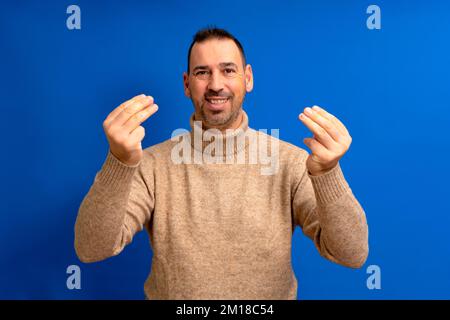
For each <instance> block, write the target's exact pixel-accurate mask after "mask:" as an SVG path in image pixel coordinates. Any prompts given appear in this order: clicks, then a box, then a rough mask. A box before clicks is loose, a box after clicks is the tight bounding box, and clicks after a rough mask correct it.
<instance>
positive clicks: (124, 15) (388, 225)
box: [0, 0, 450, 299]
mask: <svg viewBox="0 0 450 320" xmlns="http://www.w3.org/2000/svg"><path fill="white" fill-rule="evenodd" d="M372 4H374V5H377V6H378V8H379V9H380V20H379V21H380V22H381V24H380V26H379V27H380V28H379V29H376V28H375V29H371V28H369V27H368V19H369V18H370V16H371V13H368V12H367V9H368V7H369V6H370V5H372ZM0 5H1V8H0V75H1V77H0V81H1V83H0V106H1V119H2V120H1V126H0V128H1V138H2V144H1V148H0V150H1V157H0V162H1V167H2V170H1V180H2V184H1V193H0V194H1V202H0V206H1V215H0V219H1V220H0V236H1V239H0V250H1V251H0V252H1V263H0V298H2V299H142V298H143V283H144V281H145V279H146V277H147V276H148V272H149V270H150V267H151V258H152V252H151V250H150V247H149V240H148V236H147V234H146V233H145V232H141V233H138V234H137V235H136V236H135V238H134V241H133V242H132V243H131V244H130V245H129V246H128V247H126V248H125V250H124V251H123V252H122V253H121V254H120V255H119V256H116V257H113V258H110V259H107V260H105V261H102V262H98V263H93V264H84V263H82V262H80V261H79V260H78V258H77V256H76V254H75V251H74V246H73V239H74V223H75V219H76V216H77V211H78V208H79V205H80V203H81V201H82V199H83V197H84V196H85V194H86V193H87V191H88V190H89V187H90V185H91V184H92V182H93V179H94V176H95V174H96V172H97V171H98V170H99V169H100V168H101V165H102V163H103V161H104V160H105V157H106V154H107V151H108V143H107V140H106V138H105V135H104V132H103V128H102V122H103V120H104V119H105V117H106V116H107V115H108V114H109V112H111V111H112V109H114V108H115V107H116V106H117V105H119V104H120V103H121V102H122V101H124V100H127V99H129V98H130V97H132V96H134V95H137V94H140V93H146V94H148V95H152V96H153V97H155V101H156V103H157V104H158V105H159V111H158V112H157V113H156V114H155V115H154V116H153V117H151V118H150V119H149V120H148V121H146V122H145V123H144V126H145V128H146V137H145V139H144V141H143V146H144V147H148V146H150V145H153V144H156V143H159V142H162V141H164V140H166V139H168V138H170V135H171V133H172V131H173V130H174V129H177V128H186V129H189V116H190V115H191V113H192V111H193V107H192V104H191V101H190V100H189V99H187V98H186V97H185V96H184V93H183V85H182V73H183V71H184V70H185V69H186V55H187V50H188V47H189V44H190V42H191V39H192V36H193V34H194V33H195V32H196V31H197V30H198V29H200V28H202V27H205V26H207V25H211V24H213V25H216V26H218V27H222V28H225V29H228V30H229V31H230V32H231V33H233V34H234V35H236V36H237V38H238V39H239V40H240V41H241V42H242V44H243V45H244V49H245V51H246V54H247V59H248V63H250V64H251V65H252V67H253V72H254V77H255V86H254V90H253V92H252V93H250V94H248V95H247V97H246V100H245V102H244V108H245V110H246V111H247V113H248V115H249V119H250V126H251V127H253V128H255V129H263V128H264V129H272V128H279V129H280V138H281V139H283V140H286V141H288V142H291V143H293V144H296V145H298V146H300V147H302V148H305V149H306V150H308V151H309V149H308V148H307V147H306V146H305V145H304V144H303V142H302V140H303V138H305V137H308V136H311V134H310V132H309V131H308V129H307V128H306V127H305V126H304V125H303V124H302V123H301V122H300V121H299V120H298V118H297V117H298V114H299V113H300V112H301V111H302V110H303V108H305V107H306V106H311V105H314V104H317V105H319V106H322V107H324V108H325V109H327V110H328V111H329V112H331V113H333V114H335V115H336V116H337V117H338V118H339V119H341V121H342V122H343V123H344V124H345V125H346V126H347V128H348V130H349V131H350V134H351V135H352V137H353V143H352V145H351V147H350V149H349V151H348V153H347V154H346V155H345V156H344V157H343V158H342V159H341V161H340V163H341V166H342V169H343V172H344V174H345V177H346V179H347V181H348V182H349V184H350V187H351V188H352V190H353V192H354V194H355V196H356V197H357V199H358V200H359V201H360V203H361V205H362V206H363V208H364V209H365V212H366V214H367V219H368V224H369V233H370V235H369V238H370V239H369V243H370V254H369V257H368V260H367V262H366V264H365V265H364V266H363V267H362V268H360V269H349V268H345V267H342V266H339V265H336V264H334V263H332V262H329V261H328V260H325V259H323V258H322V257H320V255H319V254H318V252H317V250H316V249H315V247H314V245H313V243H312V242H311V241H310V240H309V239H307V238H306V237H305V236H304V235H303V234H302V232H301V230H300V229H298V228H297V229H296V231H295V233H294V240H293V241H294V242H293V252H292V261H293V262H292V263H293V268H294V271H295V273H296V276H297V279H298V298H299V299H449V298H450V233H449V232H448V228H449V225H450V206H449V201H448V198H449V196H448V195H449V193H448V188H447V181H450V174H449V170H448V168H447V165H448V159H449V156H450V152H449V151H450V148H449V147H450V142H449V134H448V127H449V124H450V121H449V120H450V111H449V108H450V104H449V101H450V88H449V84H450V76H449V74H450V59H449V57H450V44H449V43H450V42H449V35H450V19H449V18H448V17H449V14H450V3H449V2H448V1H444V0H442V1H374V2H368V1H322V0H321V1H318V0H315V1H254V0H252V1H234V0H230V1H223V2H217V3H216V2H213V1H85V0H79V1H75V2H68V1H6V2H5V1H1V3H0ZM70 5H77V6H78V8H79V9H80V13H81V15H80V23H81V24H80V27H81V29H70V28H68V25H67V19H68V18H69V17H70V16H71V14H70V13H67V9H68V7H69V6H70ZM369 20H370V19H369ZM446 195H447V196H446ZM69 266H78V267H79V268H80V271H81V288H80V289H76V288H75V289H70V288H68V286H67V280H68V277H69V276H70V275H71V273H70V272H69V273H68V267H69ZM69 270H70V268H69ZM375 273H376V274H375ZM375 275H376V276H377V281H378V282H377V285H376V286H375V287H374V286H373V284H374V283H375V282H374V278H373V277H374V276H375Z"/></svg>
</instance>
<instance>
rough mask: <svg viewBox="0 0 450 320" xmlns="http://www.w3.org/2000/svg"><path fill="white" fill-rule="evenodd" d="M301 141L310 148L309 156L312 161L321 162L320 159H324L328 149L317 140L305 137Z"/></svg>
mask: <svg viewBox="0 0 450 320" xmlns="http://www.w3.org/2000/svg"><path fill="white" fill-rule="evenodd" d="M303 143H304V144H305V145H306V146H307V147H308V148H309V149H310V150H311V157H312V158H313V160H314V161H316V162H319V163H322V159H326V158H327V157H328V155H329V151H328V150H327V148H325V146H324V145H322V144H321V143H320V142H319V141H317V140H316V139H314V138H305V139H303Z"/></svg>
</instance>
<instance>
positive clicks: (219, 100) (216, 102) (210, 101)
mask: <svg viewBox="0 0 450 320" xmlns="http://www.w3.org/2000/svg"><path fill="white" fill-rule="evenodd" d="M229 99H230V98H225V99H224V98H220V99H218V98H212V99H211V98H207V99H206V101H208V102H209V103H211V104H222V103H225V102H227V101H228V100H229Z"/></svg>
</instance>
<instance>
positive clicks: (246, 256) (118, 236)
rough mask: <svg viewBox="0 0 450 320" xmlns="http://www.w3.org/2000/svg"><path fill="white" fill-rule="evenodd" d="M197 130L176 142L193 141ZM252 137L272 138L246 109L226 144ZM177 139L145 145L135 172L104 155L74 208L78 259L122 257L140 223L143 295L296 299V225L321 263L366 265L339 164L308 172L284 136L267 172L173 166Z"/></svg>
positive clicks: (236, 149) (358, 214)
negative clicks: (144, 238)
mask: <svg viewBox="0 0 450 320" xmlns="http://www.w3.org/2000/svg"><path fill="white" fill-rule="evenodd" d="M194 127H196V128H198V124H197V123H194V122H193V118H192V117H191V128H192V129H194ZM194 131H195V130H191V132H190V133H187V134H185V135H182V136H179V137H178V138H179V139H181V138H182V137H185V138H186V137H187V136H189V137H191V138H193V132H194ZM249 133H251V134H252V135H253V136H256V137H262V136H264V137H268V138H269V139H271V141H275V140H273V139H276V138H273V137H271V136H268V135H264V133H260V132H259V131H255V130H253V129H251V128H249V127H248V117H247V115H246V114H245V112H244V120H243V122H242V124H241V128H240V129H239V130H236V131H235V132H233V133H230V132H229V133H228V134H227V135H226V136H225V137H224V138H223V139H224V145H227V144H226V141H230V139H237V138H238V137H239V136H241V135H242V134H249ZM215 138H216V139H221V137H220V136H216V137H215ZM179 141H181V140H174V141H172V140H167V141H165V142H163V143H160V144H158V145H155V146H152V147H149V148H147V149H145V150H144V158H143V159H142V161H141V162H140V163H139V164H138V165H137V166H135V167H130V166H126V165H125V164H122V163H121V162H120V161H119V160H117V159H116V158H115V157H114V156H113V155H112V154H111V153H110V152H109V153H108V156H107V158H106V161H105V163H104V165H103V167H102V169H101V170H100V171H99V172H98V173H97V175H96V176H95V181H94V183H93V185H92V186H91V188H90V190H89V192H88V193H87V195H86V196H85V198H84V200H83V202H82V204H81V206H80V209H79V213H78V217H77V221H76V225H75V249H76V252H77V255H78V257H79V258H80V260H81V261H83V262H95V261H100V260H103V259H106V258H108V257H111V256H114V255H117V254H119V253H120V252H121V251H122V250H123V248H124V247H125V246H126V245H127V244H129V243H130V242H131V241H132V239H133V235H134V234H135V233H136V232H138V231H141V230H142V229H143V228H144V227H145V229H146V230H147V232H148V233H149V236H150V245H151V248H152V250H153V258H152V266H151V272H150V274H149V277H148V279H147V281H146V282H145V284H144V290H145V293H146V295H147V297H148V298H149V299H296V297H297V280H296V277H295V275H294V273H293V270H292V264H291V244H292V235H293V232H294V228H295V226H299V227H300V228H301V229H302V231H303V233H304V234H305V235H306V236H308V237H309V238H310V239H312V240H313V242H314V244H315V246H316V248H317V250H318V251H319V252H320V254H321V255H322V256H323V257H325V258H327V259H329V260H331V261H333V262H336V263H339V264H342V265H344V266H348V267H352V268H358V267H361V266H362V265H363V264H364V262H365V260H366V258H367V254H368V228H367V223H366V217H365V214H364V211H363V209H362V208H361V206H360V204H359V203H358V201H357V200H356V199H355V197H354V195H353V193H352V191H351V189H350V187H349V185H348V184H347V182H346V180H345V178H344V176H343V173H342V171H341V168H340V166H339V164H338V165H337V166H336V167H335V168H334V169H332V170H331V171H330V172H328V173H326V174H324V175H322V176H311V175H309V173H308V171H307V169H306V165H305V163H306V159H307V156H308V153H307V152H306V151H305V150H303V149H301V148H299V147H296V146H294V145H292V144H289V143H287V142H284V141H281V140H276V141H278V142H279V158H278V159H279V163H278V166H279V167H278V171H277V172H276V174H272V175H267V174H266V175H263V174H261V172H262V171H261V168H262V167H264V166H266V167H267V165H264V164H261V163H256V164H250V163H247V164H236V163H234V164H226V163H223V164H217V163H212V164H196V163H191V164H186V163H180V164H176V163H174V161H173V154H172V152H173V150H174V147H175V146H176V145H177V144H178V143H179ZM193 141H194V139H191V143H192V145H193V148H192V152H193V154H194V153H198V154H200V155H202V154H206V153H208V152H212V154H213V155H214V156H223V157H224V158H223V159H229V158H230V157H234V159H236V157H235V156H237V155H239V154H240V153H241V152H244V153H245V154H246V155H247V157H248V152H249V151H248V150H249V142H248V141H250V139H246V143H245V145H243V146H242V145H239V144H237V143H236V144H234V146H233V147H230V148H223V150H222V152H223V154H216V153H215V151H211V149H208V148H207V143H203V144H200V145H199V144H194V142H193ZM202 152H203V153H202ZM218 152H220V150H219V151H218ZM305 259H306V258H305ZM130 271H131V270H130Z"/></svg>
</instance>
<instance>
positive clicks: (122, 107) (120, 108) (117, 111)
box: [104, 93, 145, 125]
mask: <svg viewBox="0 0 450 320" xmlns="http://www.w3.org/2000/svg"><path fill="white" fill-rule="evenodd" d="M141 97H145V94H143V93H142V94H140V95H137V96H135V97H133V98H131V99H129V100H127V101H125V102H124V103H122V104H120V106H118V107H117V108H115V109H114V110H113V111H112V112H111V113H110V114H109V115H108V116H107V117H106V119H105V122H104V123H105V124H106V125H108V124H109V123H111V121H112V120H114V118H115V117H117V115H118V114H119V113H120V112H122V110H123V109H124V108H126V106H127V105H129V104H130V103H132V102H134V101H136V99H138V98H141Z"/></svg>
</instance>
